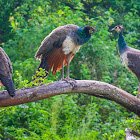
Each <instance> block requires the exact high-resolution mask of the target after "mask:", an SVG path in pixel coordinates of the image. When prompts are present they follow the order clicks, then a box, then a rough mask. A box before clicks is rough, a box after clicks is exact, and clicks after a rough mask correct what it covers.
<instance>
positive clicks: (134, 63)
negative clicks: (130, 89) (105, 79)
mask: <svg viewBox="0 0 140 140" xmlns="http://www.w3.org/2000/svg"><path fill="white" fill-rule="evenodd" d="M123 28H124V27H123V26H122V25H121V26H119V25H118V26H115V27H114V28H113V29H112V31H113V30H115V31H116V32H117V33H118V34H119V38H118V50H119V53H120V56H121V59H122V61H123V62H124V64H125V65H126V67H127V69H128V70H129V71H130V72H131V73H133V74H135V75H136V76H137V78H138V80H139V88H138V92H137V98H138V97H139V92H140V50H137V49H134V48H131V47H128V46H127V44H126V42H125V40H124V37H123Z"/></svg>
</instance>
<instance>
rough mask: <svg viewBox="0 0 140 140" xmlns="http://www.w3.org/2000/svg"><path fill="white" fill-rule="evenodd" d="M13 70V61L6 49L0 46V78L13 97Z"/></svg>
mask: <svg viewBox="0 0 140 140" xmlns="http://www.w3.org/2000/svg"><path fill="white" fill-rule="evenodd" d="M12 72H13V69H12V64H11V61H10V59H9V57H8V55H7V54H6V53H5V51H4V50H3V49H2V48H1V47H0V80H1V82H2V84H3V85H4V86H5V87H6V90H7V91H8V93H9V95H10V96H11V97H13V96H15V86H14V83H13V81H12Z"/></svg>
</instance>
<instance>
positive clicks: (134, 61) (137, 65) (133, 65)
mask: <svg viewBox="0 0 140 140" xmlns="http://www.w3.org/2000/svg"><path fill="white" fill-rule="evenodd" d="M127 58H128V68H129V69H130V70H131V71H132V72H133V73H134V74H136V76H137V77H138V78H140V50H137V49H134V48H129V50H128V51H127Z"/></svg>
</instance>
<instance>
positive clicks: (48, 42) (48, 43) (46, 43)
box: [35, 24, 79, 59]
mask: <svg viewBox="0 0 140 140" xmlns="http://www.w3.org/2000/svg"><path fill="white" fill-rule="evenodd" d="M78 28H79V26H77V25H74V24H68V25H65V26H60V27H58V28H56V29H54V30H53V31H52V32H51V33H50V34H49V35H48V36H46V37H45V39H44V40H43V41H42V43H41V45H40V47H39V49H38V50H37V52H36V54H35V58H37V59H41V58H42V57H43V56H47V55H49V54H50V53H52V52H53V51H55V50H56V48H59V47H61V46H62V43H63V41H64V40H65V38H66V36H67V35H68V34H69V33H70V32H71V31H74V30H77V29H78Z"/></svg>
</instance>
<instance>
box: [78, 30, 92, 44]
mask: <svg viewBox="0 0 140 140" xmlns="http://www.w3.org/2000/svg"><path fill="white" fill-rule="evenodd" d="M78 36H79V44H80V45H82V44H84V43H86V42H87V41H88V40H89V39H90V38H91V34H90V33H89V31H88V30H86V29H82V28H79V29H78Z"/></svg>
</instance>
